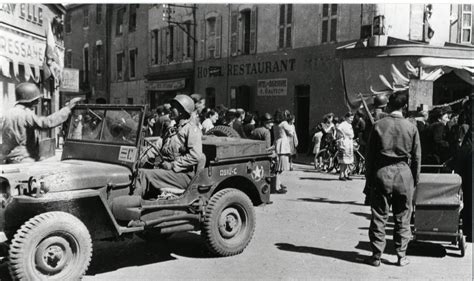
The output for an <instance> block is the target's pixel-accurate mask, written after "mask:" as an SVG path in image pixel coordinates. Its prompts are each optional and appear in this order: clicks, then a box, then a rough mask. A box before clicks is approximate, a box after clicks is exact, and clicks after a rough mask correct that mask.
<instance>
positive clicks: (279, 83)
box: [257, 78, 288, 96]
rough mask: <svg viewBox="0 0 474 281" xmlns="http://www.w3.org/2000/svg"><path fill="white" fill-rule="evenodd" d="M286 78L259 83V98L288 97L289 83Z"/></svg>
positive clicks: (259, 81)
mask: <svg viewBox="0 0 474 281" xmlns="http://www.w3.org/2000/svg"><path fill="white" fill-rule="evenodd" d="M287 82H288V81H287V79H286V78H280V79H265V80H258V81H257V96H286V92H287V88H288V83H287Z"/></svg>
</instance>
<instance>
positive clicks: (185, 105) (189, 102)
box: [171, 95, 194, 114]
mask: <svg viewBox="0 0 474 281" xmlns="http://www.w3.org/2000/svg"><path fill="white" fill-rule="evenodd" d="M176 103H177V104H179V105H180V106H181V108H182V109H184V111H186V112H187V113H188V114H191V113H192V112H193V111H194V101H193V99H192V98H191V97H190V96H188V95H177V96H176V97H175V98H174V99H173V100H172V101H171V104H172V105H176Z"/></svg>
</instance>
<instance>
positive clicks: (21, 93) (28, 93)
mask: <svg viewBox="0 0 474 281" xmlns="http://www.w3.org/2000/svg"><path fill="white" fill-rule="evenodd" d="M15 97H16V102H17V103H30V102H32V101H34V100H37V99H39V98H40V97H41V93H40V91H39V89H38V87H36V85H35V84H33V83H28V82H25V83H21V84H19V85H18V86H16V88H15Z"/></svg>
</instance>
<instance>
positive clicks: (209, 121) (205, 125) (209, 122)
mask: <svg viewBox="0 0 474 281" xmlns="http://www.w3.org/2000/svg"><path fill="white" fill-rule="evenodd" d="M217 119H219V114H217V112H215V111H214V110H212V109H211V110H209V111H208V112H207V114H206V119H205V120H204V122H202V133H203V134H206V133H207V132H208V131H209V130H210V129H212V128H214V124H216V122H217Z"/></svg>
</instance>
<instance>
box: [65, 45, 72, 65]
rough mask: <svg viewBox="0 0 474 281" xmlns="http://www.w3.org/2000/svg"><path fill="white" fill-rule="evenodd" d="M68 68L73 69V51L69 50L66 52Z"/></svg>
mask: <svg viewBox="0 0 474 281" xmlns="http://www.w3.org/2000/svg"><path fill="white" fill-rule="evenodd" d="M65 64H66V67H68V68H72V50H71V49H69V50H67V51H66V63H65Z"/></svg>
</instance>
